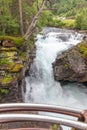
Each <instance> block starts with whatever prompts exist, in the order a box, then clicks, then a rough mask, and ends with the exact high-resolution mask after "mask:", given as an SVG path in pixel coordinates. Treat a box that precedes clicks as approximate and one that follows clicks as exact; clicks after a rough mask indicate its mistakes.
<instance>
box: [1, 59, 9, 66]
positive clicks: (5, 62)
mask: <svg viewBox="0 0 87 130" xmlns="http://www.w3.org/2000/svg"><path fill="white" fill-rule="evenodd" d="M3 64H9V59H7V58H2V59H0V65H3Z"/></svg>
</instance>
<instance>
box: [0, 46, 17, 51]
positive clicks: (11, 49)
mask: <svg viewBox="0 0 87 130" xmlns="http://www.w3.org/2000/svg"><path fill="white" fill-rule="evenodd" d="M0 51H17V48H16V47H10V48H5V47H2V48H0Z"/></svg>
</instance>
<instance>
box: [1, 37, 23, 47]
mask: <svg viewBox="0 0 87 130" xmlns="http://www.w3.org/2000/svg"><path fill="white" fill-rule="evenodd" d="M0 40H2V41H3V40H10V41H13V42H14V44H15V46H17V47H19V46H21V44H22V43H23V42H24V38H23V37H12V36H0Z"/></svg>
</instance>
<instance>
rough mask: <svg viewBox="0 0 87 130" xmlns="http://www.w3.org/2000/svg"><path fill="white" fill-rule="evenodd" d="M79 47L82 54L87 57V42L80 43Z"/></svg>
mask: <svg viewBox="0 0 87 130" xmlns="http://www.w3.org/2000/svg"><path fill="white" fill-rule="evenodd" d="M78 49H79V52H80V53H81V54H82V56H83V57H84V58H86V59H87V43H83V42H82V43H80V44H79V45H78Z"/></svg>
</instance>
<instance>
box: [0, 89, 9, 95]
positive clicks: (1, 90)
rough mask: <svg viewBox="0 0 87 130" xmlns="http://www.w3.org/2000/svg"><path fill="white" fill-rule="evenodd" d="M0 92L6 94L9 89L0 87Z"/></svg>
mask: <svg viewBox="0 0 87 130" xmlns="http://www.w3.org/2000/svg"><path fill="white" fill-rule="evenodd" d="M0 93H1V94H8V93H9V90H7V89H5V88H3V89H0Z"/></svg>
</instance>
